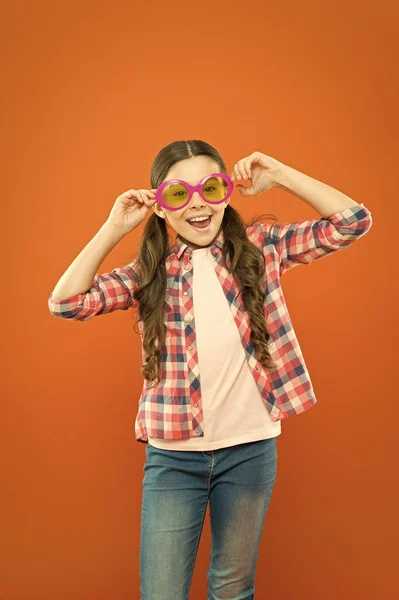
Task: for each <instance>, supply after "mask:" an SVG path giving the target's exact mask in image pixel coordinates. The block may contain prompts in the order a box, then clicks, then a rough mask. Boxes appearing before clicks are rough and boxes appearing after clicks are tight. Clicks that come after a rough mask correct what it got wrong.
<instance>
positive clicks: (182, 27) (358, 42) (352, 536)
mask: <svg viewBox="0 0 399 600" xmlns="http://www.w3.org/2000/svg"><path fill="white" fill-rule="evenodd" d="M395 4H396V3H394V2H386V1H385V0H382V1H381V2H379V3H378V5H375V4H374V3H371V2H368V3H367V2H366V3H364V2H360V1H359V0H356V1H355V2H350V3H348V2H343V1H342V0H336V1H335V2H325V1H323V2H316V1H313V2H310V1H309V0H304V1H303V2H301V3H297V2H294V1H292V0H291V1H288V2H285V3H283V5H279V4H278V3H276V2H261V1H260V0H258V1H255V2H251V3H248V4H246V3H243V2H238V1H235V2H231V1H227V0H225V1H224V2H223V1H222V2H219V3H215V2H207V1H202V2H195V3H188V2H183V1H181V2H171V3H164V2H161V1H158V2H146V3H135V2H112V3H109V2H104V1H102V2H99V1H96V2H94V1H92V2H82V1H80V2H76V1H75V2H68V3H64V2H62V3H58V2H55V3H54V2H49V1H46V2H44V1H37V2H28V1H25V2H21V1H13V2H9V3H7V4H6V3H3V5H2V8H1V20H2V38H1V45H2V49H1V63H2V69H1V73H2V79H3V91H2V97H1V101H2V110H1V115H0V118H1V121H2V123H1V131H2V138H3V149H2V157H1V170H2V200H1V203H2V204H1V205H2V209H3V210H2V213H3V219H2V223H1V225H2V236H1V240H2V243H3V250H2V264H3V271H2V276H1V279H2V294H1V300H2V304H3V310H2V318H3V324H2V329H3V332H4V337H3V344H2V355H3V360H2V370H3V373H2V382H1V388H2V389H1V399H2V402H1V407H2V410H1V417H0V425H1V435H0V439H1V442H0V443H1V453H0V461H1V462H0V476H1V482H0V483H1V492H0V515H1V516H0V519H1V521H0V530H1V533H0V550H1V556H0V598H1V600H36V599H40V600H50V599H51V600H54V598H56V599H57V600H110V599H112V600H128V599H129V600H130V599H136V598H137V599H139V542H140V540H139V535H140V516H141V489H142V488H141V486H142V479H143V476H144V473H143V464H144V460H145V447H144V445H142V444H139V443H137V442H136V441H135V435H134V421H135V418H136V412H137V402H138V398H139V394H140V390H141V384H142V377H141V372H140V366H141V354H140V352H141V346H140V338H139V336H138V335H137V334H136V333H135V332H134V331H133V325H134V320H133V315H132V313H131V312H130V311H129V312H121V311H120V312H117V313H113V314H112V315H107V316H103V317H101V318H95V319H93V320H92V321H89V322H87V323H78V322H70V321H66V320H62V319H55V318H54V317H52V316H51V314H50V313H49V311H48V307H47V299H48V296H49V294H50V292H51V291H52V289H53V288H54V287H55V284H56V283H57V281H58V279H59V278H60V277H61V275H62V274H63V272H64V271H65V269H66V268H67V267H68V265H69V264H70V263H71V262H72V260H73V259H74V258H75V256H77V254H78V253H79V252H80V250H81V249H82V248H83V247H84V246H85V245H86V244H87V243H88V242H89V240H90V239H91V238H92V237H93V236H94V234H95V233H96V232H97V231H98V229H99V228H100V227H101V225H102V224H103V222H104V221H105V220H106V219H107V217H108V214H109V211H110V210H111V208H112V205H113V203H114V201H115V199H116V197H117V196H118V195H119V194H121V193H122V192H123V191H126V190H127V189H129V188H146V187H150V180H149V171H150V166H151V162H152V160H153V159H154V157H155V155H156V154H157V152H158V151H159V150H160V149H161V148H162V147H163V146H164V145H166V144H167V143H169V142H171V141H173V140H178V139H190V138H201V139H204V140H207V141H208V142H209V143H211V144H212V145H214V146H216V148H217V149H218V150H219V151H220V152H221V153H222V155H223V156H224V158H225V160H226V163H227V167H228V170H229V172H231V169H232V167H233V165H234V164H235V162H237V161H238V160H239V159H240V158H243V157H244V156H247V155H248V154H250V153H251V152H253V151H255V150H258V151H261V152H264V153H265V154H268V155H269V156H272V157H275V158H277V159H278V160H280V161H282V162H284V163H286V164H288V165H290V166H291V167H294V168H295V169H297V170H299V171H302V172H304V173H307V174H308V175H310V176H312V177H315V178H317V179H319V180H321V181H324V182H325V183H328V184H329V185H332V186H333V187H336V188H338V189H339V190H341V191H343V192H344V193H346V194H348V195H349V196H351V197H352V198H354V199H355V200H356V201H357V202H359V203H361V202H363V203H364V204H365V206H366V207H367V208H369V209H370V210H371V212H372V216H373V227H372V229H371V231H370V233H369V234H367V235H366V236H365V237H364V238H362V239H360V240H358V241H357V242H355V244H354V245H353V246H352V247H350V248H348V249H346V250H344V251H342V252H339V253H336V254H335V255H333V256H331V257H329V258H326V259H323V260H320V261H316V262H315V263H313V264H312V265H310V266H308V267H305V266H300V267H297V268H296V269H293V270H292V271H291V272H290V273H289V274H287V275H286V276H285V278H284V280H283V288H284V291H285V294H286V298H287V303H288V308H289V310H290V314H291V317H292V320H293V324H294V327H295V330H296V332H297V335H298V338H299V341H300V344H301V347H302V350H303V353H304V356H305V360H306V363H307V366H308V368H309V371H310V375H311V378H312V382H313V385H314V388H315V392H316V395H317V399H318V403H317V404H316V406H315V407H313V408H312V409H311V410H310V411H307V412H306V413H304V414H303V415H301V416H299V417H297V418H292V419H288V420H286V421H283V424H282V435H281V436H280V437H279V439H278V475H277V480H276V485H275V489H274V492H273V497H272V501H271V505H270V508H269V513H268V515H267V519H266V524H265V529H264V534H263V538H262V543H261V548H260V553H259V563H258V572H257V580H256V598H257V599H259V600H261V599H263V598H265V599H266V598H270V599H271V598H278V599H279V600H292V599H294V598H295V600H301V599H303V600H305V599H306V600H321V599H322V600H336V599H337V598H339V599H340V600H347V599H348V600H349V599H350V598H352V597H355V596H356V597H359V598H362V600H368V599H372V600H376V599H377V598H378V600H379V599H381V598H384V599H391V598H394V597H396V593H398V592H399V590H398V586H397V583H396V580H395V579H394V571H395V568H396V567H397V539H398V527H397V525H398V517H397V507H398V495H397V492H398V469H397V455H398V446H397V439H398V435H397V427H398V400H399V397H398V392H397V385H396V382H394V377H395V375H396V374H397V357H398V351H397V340H398V327H397V309H398V305H397V295H396V292H397V287H396V285H397V284H396V279H397V261H395V262H394V259H395V258H396V253H397V243H398V234H397V213H398V209H397V206H398V193H397V186H398V184H397V175H398V167H397V163H398V153H397V139H398V133H399V132H398V120H397V116H396V111H395V108H397V99H398V79H397V76H396V77H395V70H397V64H398V62H397V61H398V39H399V36H398V33H399V32H398V29H399V27H398V9H397V4H396V8H395V7H394V5H395ZM395 34H396V38H395ZM395 65H396V69H395ZM232 205H233V206H234V207H235V208H237V209H238V210H239V211H240V212H241V214H242V215H243V217H244V218H250V217H252V216H253V215H255V214H259V213H261V212H269V213H272V214H274V215H276V217H277V219H278V221H294V220H299V219H307V218H309V219H310V218H318V217H319V215H318V214H317V213H316V212H315V211H314V210H313V209H312V208H311V207H310V206H308V205H307V204H306V203H304V202H302V201H301V200H299V199H298V198H296V197H295V196H293V195H292V194H289V193H287V192H284V191H282V190H275V189H273V190H271V191H269V192H267V193H265V194H263V195H261V196H258V197H252V198H245V199H244V198H243V197H241V196H240V194H239V192H238V191H236V192H234V195H233V199H232ZM143 226H144V225H143ZM143 226H142V227H140V228H139V229H138V230H135V231H134V232H132V233H131V234H129V235H128V236H126V237H125V238H124V239H123V240H122V242H121V243H120V244H119V245H118V246H117V247H116V248H115V249H114V250H113V251H112V253H111V254H110V255H109V256H108V257H107V259H106V260H105V261H104V263H103V264H102V265H101V268H100V272H101V273H104V272H107V271H110V270H112V269H113V268H114V267H116V266H123V265H125V264H127V262H129V261H130V259H131V257H132V256H134V255H135V253H136V251H137V248H138V243H139V240H140V236H141V234H142V231H143ZM209 550H210V531H209V515H207V519H206V523H205V528H204V532H203V537H202V539H201V544H200V549H199V554H198V558H197V562H196V566H195V572H194V578H193V582H192V592H191V600H202V599H204V598H205V597H206V569H207V568H208V564H209V562H208V561H209ZM395 554H396V558H395Z"/></svg>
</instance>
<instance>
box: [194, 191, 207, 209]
mask: <svg viewBox="0 0 399 600" xmlns="http://www.w3.org/2000/svg"><path fill="white" fill-rule="evenodd" d="M190 206H191V207H193V206H194V207H195V206H198V207H200V206H205V201H204V200H203V198H201V195H200V194H199V192H194V193H193V195H192V196H191V200H190Z"/></svg>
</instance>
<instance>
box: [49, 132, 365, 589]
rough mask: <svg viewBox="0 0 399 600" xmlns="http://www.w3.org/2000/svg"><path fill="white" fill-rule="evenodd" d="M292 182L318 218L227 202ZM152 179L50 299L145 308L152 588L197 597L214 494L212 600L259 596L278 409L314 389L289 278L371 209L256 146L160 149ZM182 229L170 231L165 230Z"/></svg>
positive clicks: (143, 566) (60, 303) (141, 418)
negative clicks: (252, 213) (123, 255)
mask: <svg viewBox="0 0 399 600" xmlns="http://www.w3.org/2000/svg"><path fill="white" fill-rule="evenodd" d="M240 179H250V180H251V182H252V185H251V186H250V187H247V188H244V187H243V186H241V187H239V191H240V192H241V194H242V195H243V196H246V195H253V194H256V195H258V194H260V193H262V192H264V191H266V190H268V189H270V188H271V187H277V186H278V187H280V188H282V189H285V190H287V191H289V192H291V193H294V194H295V195H297V196H298V197H299V198H301V199H302V200H304V201H305V202H307V203H309V204H310V205H311V206H313V207H314V208H315V209H316V210H317V211H318V212H319V213H320V214H321V217H322V218H320V219H318V220H309V221H298V222H295V223H283V224H279V223H274V224H264V223H261V222H257V221H255V222H252V223H251V224H249V225H246V224H244V222H243V221H242V219H241V217H240V214H239V213H238V212H237V211H236V210H235V209H234V208H233V207H232V206H231V205H230V199H231V193H232V190H233V181H234V180H240ZM151 186H152V189H151V190H146V189H140V190H129V191H127V192H125V193H124V194H122V195H121V196H119V197H118V198H117V200H116V202H115V204H114V206H113V208H112V210H111V213H110V215H109V218H108V219H107V221H106V222H105V223H104V225H103V226H102V227H101V229H100V231H99V232H98V233H97V234H96V235H95V236H94V238H93V239H92V240H91V241H90V242H89V244H88V245H87V246H86V247H85V248H84V249H83V250H82V252H81V253H80V254H79V256H78V257H77V258H76V259H75V260H74V262H73V263H72V264H71V265H70V267H69V268H68V269H67V271H66V272H65V274H64V275H63V276H62V278H61V279H60V281H59V282H58V284H57V286H56V287H55V289H54V291H53V293H52V294H51V295H50V298H49V309H50V311H51V313H52V314H53V315H54V316H56V317H62V318H66V319H74V320H81V321H85V320H88V319H90V318H92V317H94V316H96V315H100V314H105V313H109V312H112V311H114V310H117V309H120V310H127V309H129V308H135V309H138V314H139V319H138V325H139V332H140V337H141V340H142V359H143V366H142V374H143V377H144V382H143V388H142V392H141V396H140V399H139V407H138V414H137V417H136V423H135V433H136V440H137V441H139V442H142V443H145V444H147V445H146V461H145V465H144V478H143V481H142V484H143V489H142V493H143V496H142V517H141V537H140V578H141V587H140V594H141V595H140V598H141V599H142V600H172V599H173V600H187V599H188V597H189V592H190V586H191V580H192V575H193V569H194V563H195V559H196V555H197V550H198V546H199V542H200V536H201V531H202V527H203V523H204V518H205V514H206V510H207V506H208V501H209V510H210V522H211V532H212V551H211V556H210V567H209V570H208V571H207V577H208V599H209V600H221V599H223V600H227V599H230V600H238V599H240V600H249V599H252V598H254V591H255V570H256V563H257V558H258V548H259V544H260V540H261V534H262V530H263V526H264V521H265V517H266V513H267V509H268V506H269V502H270V498H271V494H272V490H273V487H274V483H275V479H276V470H277V448H276V438H277V436H278V435H280V433H281V423H280V422H281V420H282V419H285V418H289V417H292V416H295V415H297V414H300V413H302V412H304V411H306V410H308V409H309V408H311V407H312V406H313V405H314V404H315V403H316V398H315V396H314V392H313V388H312V384H311V380H310V377H309V374H308V371H307V368H306V365H305V361H304V358H303V355H302V352H301V349H300V346H299V343H298V340H297V338H296V335H295V332H294V329H293V326H292V323H291V319H290V316H289V313H288V310H287V307H286V303H285V299H284V295H283V292H282V289H281V284H280V279H281V276H282V275H283V274H284V273H285V272H286V271H288V270H289V269H290V268H292V267H295V266H297V265H300V264H309V263H310V262H312V261H313V260H316V259H318V258H323V257H326V256H328V255H330V254H331V253H332V252H334V251H336V250H341V249H344V248H346V247H347V246H349V245H350V244H352V243H353V242H354V241H355V240H357V239H358V238H359V237H361V236H362V235H364V234H365V233H366V232H367V231H368V230H369V229H370V227H371V223H372V219H371V213H370V212H369V211H368V210H367V209H366V208H365V207H364V206H363V205H359V204H358V203H357V202H355V201H354V200H352V199H350V198H348V196H345V195H344V194H342V193H341V192H338V191H337V190H334V189H333V188H331V187H329V186H327V185H326V184H323V183H321V182H318V181H316V180H314V179H312V178H310V177H308V176H307V175H304V174H303V173H300V172H298V171H295V170H294V169H291V168H290V167H288V166H286V165H284V164H283V163H280V162H278V161H277V160H275V159H273V158H271V157H269V156H266V155H265V154H262V153H260V152H254V153H253V154H251V155H250V156H248V157H245V158H244V159H241V160H240V161H238V163H236V165H235V167H234V170H233V173H232V175H231V177H229V176H228V175H227V171H226V166H225V163H224V161H223V159H222V157H221V156H220V154H219V153H218V152H217V151H216V150H215V149H214V148H213V147H212V146H210V145H209V144H207V143H206V142H203V141H200V140H190V141H187V142H186V141H178V142H174V143H171V144H169V145H167V146H166V147H164V148H163V149H162V150H161V151H160V152H159V153H158V155H157V156H156V158H155V160H154V163H153V165H152V168H151ZM151 209H152V214H151V216H150V218H149V219H148V220H147V223H146V226H145V229H144V234H143V236H142V239H141V243H140V249H139V253H138V256H137V257H136V258H135V259H134V260H133V261H132V262H131V263H129V264H128V265H126V266H125V267H123V268H117V269H114V270H113V271H112V272H111V273H105V274H103V275H98V274H97V270H98V268H99V265H100V264H101V263H102V261H103V260H104V258H105V257H106V256H107V254H108V253H109V252H110V250H111V249H112V248H113V247H114V246H115V245H116V244H117V243H118V242H119V241H120V240H121V239H122V238H123V237H124V236H125V235H126V234H127V233H129V232H130V231H131V230H133V229H134V228H135V227H137V226H138V225H139V224H140V223H141V222H142V221H143V220H144V219H145V217H146V216H147V214H148V212H149V211H150V210H151ZM170 228H171V229H172V230H174V231H175V232H176V233H177V236H176V239H175V240H174V243H173V244H172V245H170V244H169V233H170V231H169V230H168V229H170Z"/></svg>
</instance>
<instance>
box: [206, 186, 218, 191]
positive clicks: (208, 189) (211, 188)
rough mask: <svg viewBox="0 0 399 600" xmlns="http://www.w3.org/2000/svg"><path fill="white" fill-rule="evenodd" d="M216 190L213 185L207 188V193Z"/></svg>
mask: <svg viewBox="0 0 399 600" xmlns="http://www.w3.org/2000/svg"><path fill="white" fill-rule="evenodd" d="M215 189H216V188H215V187H214V186H213V185H208V186H207V187H206V188H205V191H206V192H208V191H210V190H215Z"/></svg>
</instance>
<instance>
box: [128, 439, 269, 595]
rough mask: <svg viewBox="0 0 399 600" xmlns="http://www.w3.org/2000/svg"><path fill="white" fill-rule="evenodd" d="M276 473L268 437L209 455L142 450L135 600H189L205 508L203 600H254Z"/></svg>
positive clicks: (183, 451)
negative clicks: (207, 536) (207, 543)
mask: <svg viewBox="0 0 399 600" xmlns="http://www.w3.org/2000/svg"><path fill="white" fill-rule="evenodd" d="M276 472H277V441H276V438H275V437H272V438H268V439H266V440H260V441H256V442H248V443H245V444H238V445H236V446H229V447H227V448H220V449H218V450H209V451H185V450H163V449H160V448H155V447H154V446H151V445H150V444H147V446H146V462H145V465H144V473H145V475H144V478H143V480H142V484H143V490H142V492H143V493H142V514H141V534H140V582H141V585H140V599H141V600H188V598H189V594H190V586H191V580H192V576H193V570H194V563H195V560H196V556H197V551H198V546H199V542H200V537H201V532H202V528H203V524H204V519H205V514H206V509H207V506H208V500H209V512H210V523H211V535H212V544H211V554H210V566H209V569H208V571H207V579H208V594H207V599H208V600H253V598H254V592H255V571H256V563H257V560H258V549H259V544H260V539H261V535H262V531H263V526H264V521H265V518H266V513H267V509H268V506H269V502H270V498H271V494H272V490H273V487H274V482H275V479H276Z"/></svg>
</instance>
